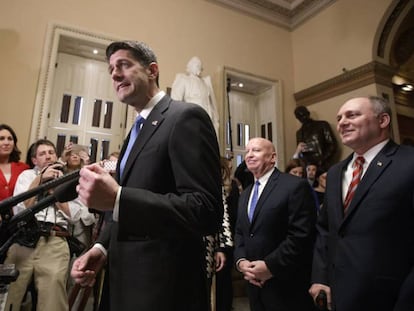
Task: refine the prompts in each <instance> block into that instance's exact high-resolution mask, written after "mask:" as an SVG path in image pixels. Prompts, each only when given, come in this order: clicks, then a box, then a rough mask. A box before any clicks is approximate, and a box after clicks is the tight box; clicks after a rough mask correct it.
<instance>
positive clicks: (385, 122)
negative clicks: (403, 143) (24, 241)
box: [378, 113, 391, 128]
mask: <svg viewBox="0 0 414 311" xmlns="http://www.w3.org/2000/svg"><path fill="white" fill-rule="evenodd" d="M378 120H379V124H380V127H381V128H386V127H387V126H389V125H390V123H391V117H390V115H389V114H388V113H382V114H381V115H379V117H378Z"/></svg>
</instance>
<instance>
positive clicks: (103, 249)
mask: <svg viewBox="0 0 414 311" xmlns="http://www.w3.org/2000/svg"><path fill="white" fill-rule="evenodd" d="M93 248H97V249H99V250H100V251H101V252H102V254H104V255H105V257H107V256H108V251H107V250H106V248H105V247H104V246H103V245H102V244H101V243H95V244H94V245H93Z"/></svg>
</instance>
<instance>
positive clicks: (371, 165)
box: [309, 97, 414, 311]
mask: <svg viewBox="0 0 414 311" xmlns="http://www.w3.org/2000/svg"><path fill="white" fill-rule="evenodd" d="M337 122H338V123H337V130H338V132H339V135H340V137H341V139H342V143H343V144H344V145H346V146H348V147H350V148H352V150H353V153H352V154H351V155H350V156H349V157H348V158H347V159H345V160H344V161H342V162H340V163H338V164H336V165H335V166H333V167H332V168H331V169H330V170H329V171H328V176H327V182H326V184H327V186H326V192H325V200H324V204H323V208H322V210H321V214H320V217H319V221H318V226H317V227H318V232H319V234H318V238H317V242H316V247H315V254H314V263H313V274H312V281H313V283H314V284H313V285H312V287H311V288H310V290H309V291H310V294H311V295H312V296H313V297H314V298H316V296H317V295H318V294H319V293H320V292H321V291H322V290H323V291H325V292H326V294H327V298H328V299H327V300H328V307H329V309H330V310H336V311H350V310H352V311H366V310H375V311H390V310H393V311H406V310H414V160H413V159H414V148H412V147H409V146H402V145H401V146H399V145H397V144H396V143H395V142H394V141H393V140H392V139H391V138H390V130H391V126H390V124H391V109H390V107H389V105H388V103H387V102H386V101H385V100H384V99H382V98H379V97H358V98H353V99H350V100H348V101H347V102H346V103H345V104H344V105H343V106H342V107H341V108H340V109H339V112H338V115H337Z"/></svg>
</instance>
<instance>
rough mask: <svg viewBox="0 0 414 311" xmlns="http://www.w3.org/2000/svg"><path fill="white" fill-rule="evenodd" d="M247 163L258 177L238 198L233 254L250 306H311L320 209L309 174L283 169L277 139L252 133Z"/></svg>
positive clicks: (296, 309) (291, 310) (294, 310)
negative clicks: (301, 175)
mask: <svg viewBox="0 0 414 311" xmlns="http://www.w3.org/2000/svg"><path fill="white" fill-rule="evenodd" d="M245 160H246V165H247V168H248V169H249V171H251V172H252V173H253V175H254V179H255V182H254V184H253V185H251V186H249V187H247V188H246V190H245V191H244V192H243V193H242V194H241V197H240V200H239V208H238V216H237V224H236V233H235V242H236V245H235V253H234V258H235V261H236V266H237V269H238V270H239V271H240V272H242V273H243V275H244V279H245V280H247V281H248V282H249V283H248V289H247V291H248V296H249V302H250V309H251V310H252V311H281V310H286V311H308V310H313V304H312V299H309V297H307V296H308V294H307V289H308V287H309V282H310V273H311V265H312V250H313V242H314V237H315V221H316V208H315V202H314V200H313V196H312V193H311V188H310V186H309V183H308V182H307V181H306V179H303V178H298V177H296V176H293V175H290V174H285V173H281V172H280V171H279V170H278V169H277V168H275V164H276V152H275V148H274V146H273V144H272V143H271V142H270V141H269V140H267V139H264V138H253V139H251V140H250V141H249V143H248V144H247V146H246V156H245Z"/></svg>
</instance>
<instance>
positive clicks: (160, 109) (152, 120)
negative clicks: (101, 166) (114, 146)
mask: <svg viewBox="0 0 414 311" xmlns="http://www.w3.org/2000/svg"><path fill="white" fill-rule="evenodd" d="M170 101H171V99H170V98H169V97H167V96H164V97H163V98H162V99H161V101H160V102H159V103H157V104H156V105H155V106H154V108H153V109H152V111H151V113H150V114H149V116H148V118H147V119H146V120H145V122H144V123H143V125H142V127H141V130H140V132H139V135H138V137H137V139H136V140H135V143H134V146H133V147H132V149H131V152H130V154H129V157H128V160H127V162H126V163H125V168H124V174H123V176H121V180H120V184H121V185H123V184H124V182H125V180H126V177H127V176H128V175H129V173H130V170H131V168H132V166H133V164H134V163H135V161H136V160H137V158H138V156H139V154H140V153H141V151H142V149H143V148H144V146H145V145H146V143H147V142H148V140H149V139H150V137H151V136H152V135H153V134H154V133H155V132H156V131H157V129H158V128H159V126H160V125H161V124H162V122H163V121H164V119H165V117H164V116H163V113H164V111H165V110H166V109H167V108H168V106H169V103H170ZM128 138H129V135H128ZM125 145H126V144H124V146H123V147H122V152H125V147H126V146H125ZM118 171H119V170H118Z"/></svg>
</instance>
